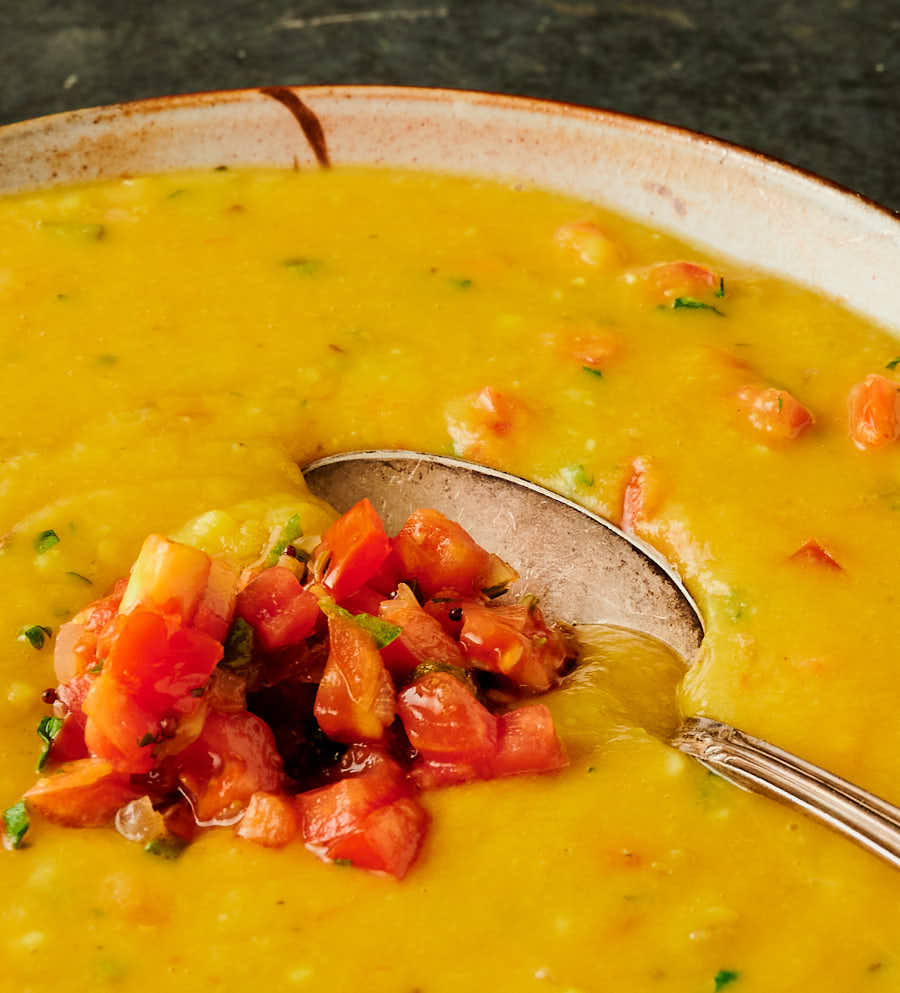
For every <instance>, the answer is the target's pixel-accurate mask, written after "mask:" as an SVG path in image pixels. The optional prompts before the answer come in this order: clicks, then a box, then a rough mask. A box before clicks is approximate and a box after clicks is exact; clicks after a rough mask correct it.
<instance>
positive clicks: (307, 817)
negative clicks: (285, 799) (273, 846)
mask: <svg viewBox="0 0 900 993" xmlns="http://www.w3.org/2000/svg"><path fill="white" fill-rule="evenodd" d="M411 793H412V787H411V786H410V784H409V782H408V780H407V779H406V776H405V775H404V773H403V770H402V769H401V768H400V766H399V765H398V764H397V763H396V762H392V761H391V760H385V762H384V763H381V764H379V765H375V766H373V767H371V768H368V769H366V770H365V771H363V772H362V773H360V774H359V775H354V776H348V777H347V778H346V779H340V780H338V782H336V783H331V784H330V785H329V786H320V787H319V788H318V789H315V790H308V791H307V792H306V793H298V794H297V796H296V798H295V802H296V805H297V811H298V814H299V816H300V833H301V835H302V836H303V841H304V843H305V844H306V845H307V847H309V848H310V849H311V850H313V851H315V852H316V853H317V854H319V855H324V854H327V849H328V847H329V846H330V845H331V844H332V843H333V842H334V841H336V840H337V839H338V838H341V837H343V836H344V835H346V834H348V833H350V832H351V831H354V830H356V829H357V828H358V827H359V826H360V825H361V824H362V823H363V821H364V820H365V819H366V818H367V817H368V816H369V814H370V813H372V811H373V810H376V809H377V808H378V807H382V806H385V805H386V804H389V803H393V802H394V801H395V800H399V799H401V798H402V797H408V796H410V795H411Z"/></svg>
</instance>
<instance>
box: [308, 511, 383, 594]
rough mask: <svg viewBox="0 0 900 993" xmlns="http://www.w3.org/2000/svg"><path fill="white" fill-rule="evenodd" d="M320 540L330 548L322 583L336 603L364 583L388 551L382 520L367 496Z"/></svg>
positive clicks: (372, 574)
mask: <svg viewBox="0 0 900 993" xmlns="http://www.w3.org/2000/svg"><path fill="white" fill-rule="evenodd" d="M322 544H323V545H325V546H326V547H327V548H328V549H329V550H330V551H331V560H330V562H329V564H328V570H327V572H326V573H325V578H324V583H325V586H327V587H328V589H329V590H331V593H332V596H333V597H334V598H335V600H337V601H338V603H341V602H342V601H343V599H344V598H345V597H348V596H350V595H351V594H352V593H355V592H356V591H357V590H358V589H360V588H361V587H362V586H365V584H366V583H368V582H369V580H370V579H372V577H373V576H375V575H376V573H378V570H379V569H380V568H381V567H382V565H383V564H384V562H385V560H386V559H387V557H388V556H389V555H390V553H391V543H390V539H389V538H388V536H387V532H386V531H385V530H384V524H383V523H382V520H381V518H380V517H379V516H378V512H377V511H376V510H375V508H374V507H373V506H372V503H371V501H370V500H369V499H368V497H366V498H364V499H362V500H360V501H359V503H356V504H354V505H353V506H352V507H351V508H350V509H349V510H348V511H347V513H346V514H343V515H342V516H341V517H339V518H338V519H337V520H336V521H335V522H334V524H332V525H331V527H330V528H329V529H328V530H327V531H326V532H325V534H324V535H322Z"/></svg>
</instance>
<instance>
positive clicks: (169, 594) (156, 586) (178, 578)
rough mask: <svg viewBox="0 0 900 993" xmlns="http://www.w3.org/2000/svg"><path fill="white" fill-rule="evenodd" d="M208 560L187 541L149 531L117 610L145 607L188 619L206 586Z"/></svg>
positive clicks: (123, 612)
mask: <svg viewBox="0 0 900 993" xmlns="http://www.w3.org/2000/svg"><path fill="white" fill-rule="evenodd" d="M209 568H210V560H209V556H208V555H207V554H206V553H205V552H201V551H200V549H199V548H192V547H191V546H190V545H182V544H180V543H179V542H177V541H170V540H169V539H168V538H164V537H163V536H162V535H161V534H151V535H149V536H148V537H147V538H146V539H145V540H144V544H143V545H142V546H141V550H140V553H139V554H138V557H137V559H136V560H135V563H134V565H133V566H132V567H131V578H130V579H129V580H128V586H127V587H126V588H125V593H124V595H123V597H122V602H121V603H120V604H119V613H120V614H130V613H131V611H132V610H134V609H135V607H146V608H148V609H150V610H156V611H159V612H160V613H162V614H177V615H178V616H179V617H180V618H181V619H182V621H184V623H185V624H188V623H190V621H191V619H192V618H193V616H194V613H195V611H196V610H197V604H198V603H199V602H200V597H201V596H202V594H203V591H204V589H205V588H206V583H207V579H208V577H209Z"/></svg>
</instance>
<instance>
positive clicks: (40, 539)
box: [34, 528, 59, 552]
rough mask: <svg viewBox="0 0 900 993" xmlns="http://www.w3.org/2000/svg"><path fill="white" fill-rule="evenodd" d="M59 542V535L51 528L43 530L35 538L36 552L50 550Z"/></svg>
mask: <svg viewBox="0 0 900 993" xmlns="http://www.w3.org/2000/svg"><path fill="white" fill-rule="evenodd" d="M58 544H59V535H58V534H57V533H56V532H55V531H54V530H53V529H52V528H51V529H49V530H47V531H41V533H40V534H39V535H37V536H36V537H35V539H34V550H35V551H36V552H48V551H49V550H50V549H51V548H52V547H53V546H54V545H58Z"/></svg>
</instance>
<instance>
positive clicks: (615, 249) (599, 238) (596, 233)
mask: <svg viewBox="0 0 900 993" xmlns="http://www.w3.org/2000/svg"><path fill="white" fill-rule="evenodd" d="M553 240H554V241H555V242H556V244H557V245H559V247H560V248H562V249H564V250H566V251H568V252H571V253H572V254H574V255H575V256H576V257H577V258H579V259H581V261H582V262H584V263H586V264H587V265H591V266H602V267H604V268H605V267H609V266H611V265H615V264H618V263H620V262H621V261H622V258H623V256H624V252H623V250H622V248H621V246H620V245H619V244H618V243H617V242H615V241H613V240H612V238H610V237H609V235H607V234H606V233H605V232H604V231H603V229H602V228H601V227H600V226H599V225H598V224H596V223H594V221H570V222H568V223H567V224H561V225H560V226H559V227H558V228H557V229H556V231H555V232H554V234H553Z"/></svg>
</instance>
